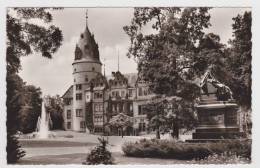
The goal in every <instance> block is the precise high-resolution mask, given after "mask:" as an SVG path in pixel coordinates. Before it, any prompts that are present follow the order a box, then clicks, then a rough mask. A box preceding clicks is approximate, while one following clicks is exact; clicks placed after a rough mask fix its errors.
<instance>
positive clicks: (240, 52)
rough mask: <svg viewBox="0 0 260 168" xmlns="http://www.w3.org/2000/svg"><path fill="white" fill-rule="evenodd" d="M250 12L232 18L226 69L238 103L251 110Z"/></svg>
mask: <svg viewBox="0 0 260 168" xmlns="http://www.w3.org/2000/svg"><path fill="white" fill-rule="evenodd" d="M251 24H252V16H251V12H245V13H244V14H243V15H240V14H239V15H237V16H236V17H234V18H233V24H232V27H233V39H232V40H230V41H229V43H230V45H231V47H230V49H229V50H228V51H227V55H228V60H227V68H228V70H229V71H230V72H231V80H229V82H230V86H231V89H232V90H233V92H234V97H235V98H236V99H237V100H238V102H239V103H240V104H241V105H242V106H244V107H246V108H249V109H250V108H251V92H252V90H251V84H252V79H251V74H252V64H251V61H252V41H251V38H252V32H251Z"/></svg>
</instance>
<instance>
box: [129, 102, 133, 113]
mask: <svg viewBox="0 0 260 168" xmlns="http://www.w3.org/2000/svg"><path fill="white" fill-rule="evenodd" d="M129 111H130V112H133V104H130V105H129Z"/></svg>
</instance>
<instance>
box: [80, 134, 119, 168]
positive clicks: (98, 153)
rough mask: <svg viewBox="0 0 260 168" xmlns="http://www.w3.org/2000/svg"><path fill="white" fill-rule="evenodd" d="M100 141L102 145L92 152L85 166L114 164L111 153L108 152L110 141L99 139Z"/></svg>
mask: <svg viewBox="0 0 260 168" xmlns="http://www.w3.org/2000/svg"><path fill="white" fill-rule="evenodd" d="M98 140H99V143H100V144H99V145H98V146H96V147H95V148H94V149H93V150H91V152H90V154H89V155H88V157H87V159H86V163H84V164H88V165H97V164H105V165H111V164H114V163H113V158H112V155H111V152H109V151H108V150H107V145H108V140H105V139H104V137H103V138H98Z"/></svg>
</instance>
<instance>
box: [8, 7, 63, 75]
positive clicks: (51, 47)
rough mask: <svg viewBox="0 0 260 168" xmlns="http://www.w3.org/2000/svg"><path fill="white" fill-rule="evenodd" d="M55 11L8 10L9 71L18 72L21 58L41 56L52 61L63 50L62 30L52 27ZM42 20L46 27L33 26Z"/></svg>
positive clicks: (40, 9)
mask: <svg viewBox="0 0 260 168" xmlns="http://www.w3.org/2000/svg"><path fill="white" fill-rule="evenodd" d="M50 10H51V9H48V8H8V11H7V50H6V61H7V71H8V72H10V73H15V72H18V70H19V69H20V68H21V65H20V57H21V56H26V55H29V54H32V53H33V51H35V52H39V53H41V54H42V56H43V57H46V58H52V54H54V53H55V52H56V51H57V50H58V48H59V47H60V46H61V41H62V40H63V36H62V33H61V30H60V29H59V28H58V27H56V26H54V25H51V24H50V23H51V22H52V15H51V13H50ZM35 19H36V20H38V21H39V22H40V23H43V24H45V25H44V26H41V25H37V24H34V23H32V20H35Z"/></svg>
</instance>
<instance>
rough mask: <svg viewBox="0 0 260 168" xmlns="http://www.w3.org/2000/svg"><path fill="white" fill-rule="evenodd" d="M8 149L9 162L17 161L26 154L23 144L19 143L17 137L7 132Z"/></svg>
mask: <svg viewBox="0 0 260 168" xmlns="http://www.w3.org/2000/svg"><path fill="white" fill-rule="evenodd" d="M6 151H7V153H8V155H7V162H8V163H15V162H16V161H17V160H18V159H20V158H22V157H23V156H24V155H25V152H24V151H23V150H21V146H20V145H19V142H18V140H17V138H16V137H15V136H14V135H13V134H10V133H7V146H6Z"/></svg>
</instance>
